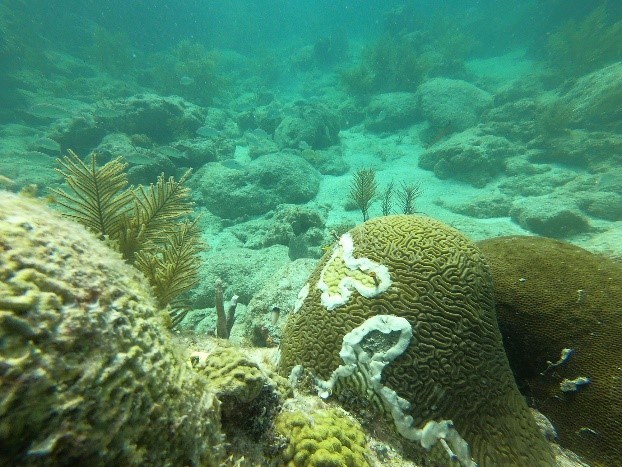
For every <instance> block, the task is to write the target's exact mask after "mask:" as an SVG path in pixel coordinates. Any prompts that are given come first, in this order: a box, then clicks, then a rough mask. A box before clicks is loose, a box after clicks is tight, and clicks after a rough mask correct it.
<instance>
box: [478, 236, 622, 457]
mask: <svg viewBox="0 0 622 467" xmlns="http://www.w3.org/2000/svg"><path fill="white" fill-rule="evenodd" d="M479 247H480V248H481V250H482V252H483V253H484V255H485V256H486V259H487V260H488V262H489V263H490V265H491V268H492V272H493V276H494V279H495V298H496V302H497V304H496V307H497V315H498V320H499V327H500V328H501V332H502V334H503V337H504V340H505V344H506V349H507V353H508V357H509V359H510V363H511V365H512V368H513V369H514V371H515V373H516V376H517V380H518V381H519V382H520V383H522V386H523V387H524V388H525V392H526V395H527V396H528V397H529V398H530V399H531V400H533V401H534V403H535V405H536V407H537V408H538V410H540V411H541V412H542V413H544V415H546V416H547V417H548V418H550V419H551V421H552V422H553V425H554V426H555V428H556V430H557V433H558V437H559V443H560V444H561V445H562V446H564V447H566V448H568V449H571V450H572V451H574V452H576V453H577V454H579V455H581V456H583V457H584V458H585V459H586V460H587V461H588V462H589V463H590V465H602V466H605V465H606V466H609V465H619V463H620V457H621V456H622V424H621V423H620V421H621V420H622V367H621V366H620V362H621V361H622V309H621V308H620V304H621V303H622V265H620V264H619V263H616V262H614V261H612V260H610V259H608V258H605V257H602V256H599V255H595V254H593V253H590V252H589V251H586V250H584V249H582V248H579V247H577V246H574V245H570V244H568V243H563V242H559V241H556V240H551V239H547V238H541V237H501V238H495V239H491V240H485V241H483V242H480V243H479ZM564 349H571V351H570V352H568V351H566V354H567V355H566V356H567V358H566V359H562V358H561V357H562V351H563V350H564ZM560 360H563V361H562V362H560V363H559V364H556V365H554V366H551V367H549V364H548V363H547V362H553V363H557V362H558V361H560ZM547 368H548V369H547ZM582 377H583V378H589V383H587V384H584V385H582V386H579V387H578V388H577V390H576V391H563V390H562V389H563V388H562V382H564V380H567V381H573V380H576V379H577V378H582Z"/></svg>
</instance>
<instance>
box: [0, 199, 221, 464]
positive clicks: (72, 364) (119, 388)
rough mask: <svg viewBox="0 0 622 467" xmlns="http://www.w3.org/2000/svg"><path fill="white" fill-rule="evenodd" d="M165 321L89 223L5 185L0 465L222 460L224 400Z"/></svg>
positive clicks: (0, 213)
mask: <svg viewBox="0 0 622 467" xmlns="http://www.w3.org/2000/svg"><path fill="white" fill-rule="evenodd" d="M165 317H166V314H164V312H163V311H160V310H158V308H157V307H156V304H155V300H154V298H153V297H152V295H151V292H150V288H149V285H148V283H147V282H146V280H145V279H144V278H143V277H142V276H141V275H140V274H139V273H138V271H136V270H135V269H133V268H132V267H131V266H129V265H127V264H126V263H124V262H123V261H122V259H121V257H120V256H119V255H118V254H117V253H115V252H113V251H112V250H110V249H108V248H107V247H106V246H105V245H104V243H102V242H100V241H99V240H97V239H96V238H95V237H94V236H93V235H91V234H90V233H89V232H87V231H86V230H85V229H84V228H83V227H82V226H80V225H78V224H75V223H73V222H70V221H67V220H65V219H63V218H61V216H60V215H57V214H54V213H53V212H52V211H50V210H49V209H48V208H46V207H45V206H43V205H41V204H39V203H38V202H35V201H33V200H31V199H28V198H24V197H19V196H16V195H12V194H9V193H6V192H0V446H2V449H0V464H2V465H217V464H219V462H220V461H221V460H222V457H223V446H222V436H221V433H220V420H219V417H220V415H219V403H218V400H217V399H216V398H215V397H214V396H213V395H212V394H211V393H210V392H209V391H207V390H206V389H205V388H206V380H205V379H204V378H202V377H200V376H198V375H197V374H195V373H194V372H193V370H192V369H191V368H190V367H189V365H188V364H187V363H186V362H185V361H184V359H183V358H182V357H181V356H180V355H178V352H177V350H176V348H175V347H174V346H173V345H172V344H171V341H170V340H169V336H168V334H167V330H166V328H165V325H164V320H165Z"/></svg>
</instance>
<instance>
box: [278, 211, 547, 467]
mask: <svg viewBox="0 0 622 467" xmlns="http://www.w3.org/2000/svg"><path fill="white" fill-rule="evenodd" d="M280 351H281V360H280V362H279V371H280V372H281V374H283V375H289V374H290V372H291V371H292V369H293V368H294V367H295V366H296V365H299V364H300V365H303V367H304V368H305V369H307V370H309V371H311V372H312V373H313V374H314V375H315V376H316V377H317V378H318V379H321V380H324V381H322V385H323V386H322V391H321V392H322V393H323V394H321V395H323V396H327V395H330V393H331V392H332V393H334V394H336V395H337V396H339V393H340V392H343V391H349V392H350V394H351V395H350V399H352V398H354V399H357V400H358V401H359V404H360V405H364V404H367V406H368V407H369V405H370V404H372V405H374V406H376V407H377V409H378V410H379V411H384V412H385V413H388V414H389V415H388V416H389V417H392V421H393V422H394V424H395V427H396V429H397V430H398V432H400V433H401V434H404V436H405V437H407V436H411V435H412V437H410V438H408V439H413V440H415V439H417V437H418V436H420V435H421V433H420V432H419V431H417V430H413V426H415V427H425V428H428V427H429V428H431V431H435V433H436V434H434V435H431V437H432V438H435V439H442V438H443V437H444V435H443V434H440V433H439V429H440V428H448V429H449V430H448V433H449V432H451V434H452V435H453V436H454V438H453V441H455V442H454V443H453V444H452V446H453V447H454V448H459V449H460V455H459V458H460V459H461V461H463V465H472V463H471V459H470V456H469V454H468V447H466V448H465V446H464V444H463V443H462V440H461V439H458V438H459V437H456V436H455V435H456V432H457V433H458V434H459V436H461V437H462V438H463V439H464V441H466V442H467V443H468V445H469V446H470V448H471V453H472V457H473V459H474V460H475V462H477V463H478V464H479V465H480V466H499V465H539V466H544V465H547V466H549V465H553V457H552V454H551V451H550V448H549V446H548V445H547V443H546V441H545V440H544V438H543V437H542V435H541V434H540V433H539V431H538V428H537V426H536V423H535V421H534V419H533V417H532V415H531V413H530V412H529V409H528V407H527V405H526V403H525V401H524V399H523V397H522V396H521V394H520V393H519V391H518V389H517V387H516V384H515V382H514V378H513V376H512V372H511V370H510V367H509V364H508V361H507V357H506V355H505V352H504V349H503V343H502V339H501V335H500V333H499V329H498V327H497V323H496V318H495V314H494V299H493V282H492V277H491V275H490V270H489V268H488V266H487V265H486V262H485V261H484V258H483V256H482V255H481V253H480V252H479V250H478V249H477V248H476V247H475V245H474V244H473V243H472V242H470V241H469V240H468V239H466V238H465V237H464V236H463V235H461V234H460V233H459V232H458V231H456V230H454V229H452V228H450V227H448V226H446V225H444V224H442V223H441V222H438V221H436V220H433V219H430V218H426V217H423V216H408V215H399V216H386V217H381V218H377V219H372V220H370V221H368V222H365V223H364V224H362V225H360V226H358V227H356V228H354V229H353V230H351V231H350V232H348V233H346V234H344V235H342V236H341V238H340V240H339V242H338V243H337V244H335V245H334V246H333V248H332V249H331V250H330V251H328V252H327V253H326V255H325V256H324V258H323V259H322V260H321V261H320V263H319V265H318V266H317V268H316V269H315V271H314V272H313V273H312V274H311V277H310V278H309V281H308V282H307V284H306V285H305V287H303V289H302V290H301V292H300V294H299V299H298V303H297V305H296V307H295V308H294V311H293V312H292V313H291V314H290V316H289V318H288V321H287V323H286V325H285V328H284V330H283V335H282V339H281V346H280ZM372 354H373V355H372ZM342 400H343V399H342ZM353 408H354V409H355V410H356V409H358V408H359V407H357V404H356V403H354V404H353ZM408 417H412V419H409V418H408ZM443 420H445V421H447V420H452V421H453V424H451V423H450V424H445V425H442V423H443V422H442V421H443ZM431 421H439V424H437V425H434V424H429V423H430V422H431ZM454 427H455V430H454ZM425 428H424V431H425ZM452 430H453V431H452ZM427 441H428V442H429V445H430V446H431V445H432V444H433V443H432V442H431V441H430V439H428V440H427ZM422 444H424V443H422ZM450 444H451V443H450ZM437 445H438V444H437ZM424 447H426V446H424ZM445 461H447V459H446V458H445Z"/></svg>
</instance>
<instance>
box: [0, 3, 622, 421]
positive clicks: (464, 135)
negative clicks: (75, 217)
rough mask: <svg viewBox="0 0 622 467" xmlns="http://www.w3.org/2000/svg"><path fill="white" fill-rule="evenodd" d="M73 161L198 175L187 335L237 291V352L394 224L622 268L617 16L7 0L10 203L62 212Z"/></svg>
mask: <svg viewBox="0 0 622 467" xmlns="http://www.w3.org/2000/svg"><path fill="white" fill-rule="evenodd" d="M68 151H73V152H75V153H76V154H77V155H78V156H79V157H81V158H82V159H83V160H85V161H87V160H90V159H87V158H88V157H90V154H92V153H94V154H96V156H97V159H96V161H97V164H99V165H100V166H103V165H104V164H106V163H108V162H110V161H112V160H114V159H115V158H117V157H122V158H123V161H124V162H125V163H127V167H126V173H127V179H128V183H129V184H131V185H133V186H138V185H143V186H149V185H150V184H152V183H155V182H156V180H157V177H158V176H159V175H160V174H162V173H164V174H165V176H166V177H169V176H172V177H175V178H176V179H179V178H180V177H182V175H183V174H184V173H186V171H187V170H188V169H192V175H190V177H189V178H188V180H187V182H186V186H187V187H188V188H189V189H190V193H191V195H189V196H190V197H191V200H192V202H193V203H194V206H193V210H194V215H197V214H200V218H199V221H198V225H199V226H200V237H201V241H202V242H204V244H206V245H209V248H208V249H206V250H205V251H203V252H202V253H201V256H200V258H201V266H200V274H199V279H198V282H197V284H195V285H196V286H195V287H193V289H192V290H191V291H190V292H188V293H187V294H186V297H187V301H186V303H187V305H188V306H187V308H189V309H190V312H188V314H187V315H186V313H184V316H186V318H185V321H183V322H182V323H181V327H182V328H183V329H185V330H191V331H193V332H199V333H205V332H208V331H209V332H210V333H211V332H212V331H213V328H214V325H215V324H214V322H215V316H214V313H213V312H212V309H213V307H214V305H215V300H216V299H215V293H214V290H213V289H214V283H215V282H216V280H217V279H218V278H223V279H224V281H225V290H224V294H225V298H226V299H227V300H229V299H230V298H231V297H232V296H233V295H234V294H235V295H237V296H239V303H240V309H241V311H240V310H239V311H238V313H239V316H240V318H239V320H238V321H237V325H234V327H233V331H232V336H231V337H232V339H233V338H234V337H235V339H237V342H238V343H248V342H252V343H253V344H255V345H258V346H262V347H263V346H268V347H270V346H274V345H276V344H278V340H279V338H280V332H281V328H280V327H279V326H281V325H282V322H283V321H284V320H285V317H286V315H287V312H284V311H283V310H280V309H279V307H277V311H274V310H272V311H271V312H270V313H268V312H265V313H264V315H265V316H264V317H263V318H262V319H263V323H264V326H263V327H261V326H259V328H257V326H255V328H253V326H252V325H251V324H249V325H248V326H246V325H244V326H243V325H242V324H243V323H247V322H248V323H252V322H253V318H252V317H249V316H246V315H244V312H245V311H244V310H246V307H247V306H249V307H250V309H251V310H252V300H253V298H254V297H256V296H257V294H258V291H260V290H262V287H265V286H266V284H268V283H269V282H270V280H271V278H272V277H273V275H274V274H275V272H278V271H281V270H282V269H283V268H293V269H294V270H296V271H297V274H299V275H300V277H301V278H304V277H306V275H307V274H308V273H309V272H310V271H311V270H312V269H313V267H314V266H315V265H316V264H317V261H318V260H319V258H320V257H321V256H322V255H323V254H324V253H325V251H326V250H327V249H328V248H330V245H332V244H333V243H334V240H335V234H337V235H340V234H341V233H344V232H346V231H347V230H348V229H350V228H352V227H354V226H356V225H358V224H360V223H361V222H363V221H364V220H366V219H368V218H377V217H380V216H383V215H387V214H401V213H406V214H413V213H419V214H424V215H427V216H430V217H433V218H435V219H438V220H440V221H442V222H444V223H446V224H449V225H451V226H452V227H455V228H456V229H458V230H459V231H461V232H462V233H463V234H465V235H466V236H467V237H469V238H470V239H472V240H474V241H480V240H485V239H490V238H494V237H500V236H508V235H520V236H526V235H530V236H532V235H533V236H542V237H549V238H554V239H557V240H560V241H564V242H568V243H572V244H574V245H577V246H580V247H582V248H584V249H586V250H588V251H590V252H593V253H597V254H603V255H605V256H606V257H608V258H609V259H610V260H612V261H615V262H618V263H619V262H620V261H622V4H620V2H615V1H609V2H602V3H601V2H585V1H578V0H577V1H555V0H547V1H535V0H533V1H522V2H514V1H507V0H501V1H494V0H489V1H444V2H439V1H417V2H415V1H410V2H408V1H397V0H391V1H372V0H365V1H355V0H333V1H328V0H317V1H311V0H309V1H302V0H300V1H285V0H272V1H270V0H261V1H260V0H253V1H250V0H249V1H239V2H232V1H207V0H205V1H196V0H195V1H191V0H183V1H175V2H167V1H162V0H157V1H135V2H123V1H106V0H104V1H99V2H88V1H71V0H58V1H42V0H30V1H27V0H1V1H0V189H3V190H8V191H12V192H22V193H26V194H28V195H29V196H35V197H37V198H41V199H42V200H44V201H45V202H46V203H47V202H50V204H51V205H53V206H54V205H58V197H57V196H56V195H54V192H53V191H52V190H53V189H58V188H61V189H65V190H66V189H67V185H66V184H65V183H64V182H65V179H64V178H63V176H62V174H60V173H59V172H58V170H56V169H58V168H59V167H60V166H59V163H58V158H61V157H63V156H66V155H67V154H68ZM365 174H367V175H371V177H372V179H373V183H372V185H373V189H371V194H370V195H369V197H368V198H367V199H366V200H363V201H361V199H360V198H357V195H356V181H357V180H361V177H362V176H363V175H365ZM368 181H369V180H368ZM370 186H371V185H369V186H368V187H367V188H370ZM56 207H58V206H56ZM98 233H102V232H98ZM301 280H302V279H299V280H298V282H300V281H301ZM300 285H302V282H301V283H300V284H298V283H295V286H292V290H289V295H291V296H292V297H293V298H295V296H296V294H297V289H296V290H293V289H294V288H296V287H299V286H300ZM580 290H582V289H580ZM293 298H292V300H293ZM285 302H287V300H285ZM249 303H250V304H251V305H249ZM264 311H265V310H264ZM618 311H619V308H618ZM186 312H187V310H186ZM279 313H281V314H282V316H281V315H279ZM180 319H181V318H180ZM272 321H274V322H272ZM266 323H267V324H266ZM276 323H279V325H278V326H277V325H276ZM266 326H267V327H266ZM257 329H259V331H257ZM235 339H234V340H235ZM618 344H619V342H618ZM568 345H571V344H570V343H569V344H568ZM560 350H561V349H560ZM554 357H556V356H555V355H553V356H550V358H552V359H553V358H554ZM618 378H619V376H618ZM618 433H619V432H618Z"/></svg>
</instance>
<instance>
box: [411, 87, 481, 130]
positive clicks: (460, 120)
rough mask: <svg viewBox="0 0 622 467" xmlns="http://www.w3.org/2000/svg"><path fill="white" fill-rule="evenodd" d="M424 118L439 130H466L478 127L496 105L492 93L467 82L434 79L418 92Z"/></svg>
mask: <svg viewBox="0 0 622 467" xmlns="http://www.w3.org/2000/svg"><path fill="white" fill-rule="evenodd" d="M417 96H418V98H419V108H420V111H421V114H422V115H423V117H424V118H425V119H426V120H428V122H429V123H430V126H431V127H432V128H435V129H440V128H447V127H449V128H450V129H451V131H463V130H466V129H467V128H470V127H472V126H475V125H477V124H478V122H479V119H480V117H481V115H482V114H483V112H484V111H485V110H487V109H489V108H490V107H492V104H493V97H492V95H491V94H489V93H488V92H486V91H484V90H483V89H480V88H478V87H477V86H475V85H473V84H471V83H468V82H466V81H462V80H458V79H449V78H432V79H429V80H428V81H426V82H425V83H423V84H422V85H421V86H419V88H418V89H417Z"/></svg>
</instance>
